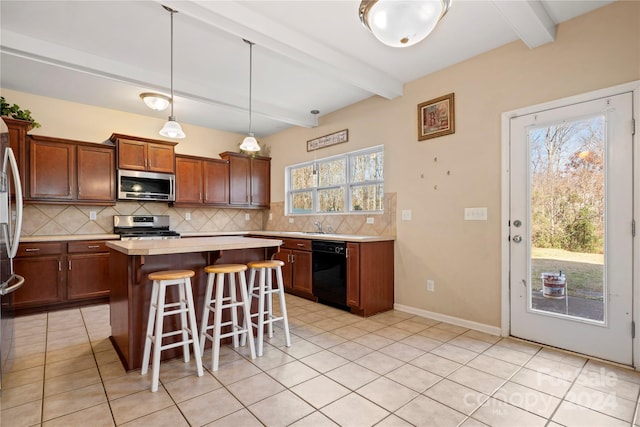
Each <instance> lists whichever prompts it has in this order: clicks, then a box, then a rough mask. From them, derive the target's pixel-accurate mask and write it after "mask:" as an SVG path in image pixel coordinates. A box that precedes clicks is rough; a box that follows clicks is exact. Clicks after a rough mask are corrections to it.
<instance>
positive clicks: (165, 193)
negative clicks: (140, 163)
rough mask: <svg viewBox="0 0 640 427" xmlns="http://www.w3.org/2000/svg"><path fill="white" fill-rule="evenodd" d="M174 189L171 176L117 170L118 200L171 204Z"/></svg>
mask: <svg viewBox="0 0 640 427" xmlns="http://www.w3.org/2000/svg"><path fill="white" fill-rule="evenodd" d="M175 188H176V176H175V175H173V174H169V173H157V172H142V171H131V170H126V169H118V200H147V201H151V200H157V201H163V202H173V201H175V200H176V195H175Z"/></svg>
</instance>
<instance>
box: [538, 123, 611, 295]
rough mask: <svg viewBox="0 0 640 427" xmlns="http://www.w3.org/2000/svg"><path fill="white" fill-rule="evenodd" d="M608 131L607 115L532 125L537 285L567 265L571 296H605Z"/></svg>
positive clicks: (567, 278) (565, 270)
mask: <svg viewBox="0 0 640 427" xmlns="http://www.w3.org/2000/svg"><path fill="white" fill-rule="evenodd" d="M604 132H605V120H604V116H602V115H599V116H597V117H590V118H584V119H579V120H575V121H571V122H562V123H557V124H553V125H550V126H544V127H538V128H534V129H532V130H530V131H529V144H530V162H531V163H530V168H531V170H530V174H531V175H530V179H531V222H532V227H531V246H532V248H531V257H532V260H531V261H532V262H531V274H532V277H531V280H532V282H531V283H532V284H533V286H532V288H533V290H534V291H540V290H542V280H541V275H542V273H544V272H556V273H559V272H560V271H562V273H563V274H564V275H565V277H566V292H567V295H568V296H575V297H580V298H589V299H599V300H602V299H603V288H604V214H605V181H604V172H605V171H604V166H605V137H604Z"/></svg>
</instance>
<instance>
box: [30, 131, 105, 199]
mask: <svg viewBox="0 0 640 427" xmlns="http://www.w3.org/2000/svg"><path fill="white" fill-rule="evenodd" d="M28 141H29V175H28V187H27V188H28V191H25V200H27V201H32V202H42V203H77V204H95V205H109V204H110V205H113V204H115V196H116V191H115V154H114V147H113V146H111V145H107V144H94V143H89V142H82V141H73V140H68V139H61V138H51V137H48V136H37V135H30V136H29V137H28Z"/></svg>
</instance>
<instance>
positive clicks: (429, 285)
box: [427, 279, 436, 292]
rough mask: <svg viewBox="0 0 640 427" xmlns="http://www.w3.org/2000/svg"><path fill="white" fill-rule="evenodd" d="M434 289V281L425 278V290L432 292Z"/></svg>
mask: <svg viewBox="0 0 640 427" xmlns="http://www.w3.org/2000/svg"><path fill="white" fill-rule="evenodd" d="M435 290H436V282H435V281H433V280H431V279H427V291H429V292H434V291H435Z"/></svg>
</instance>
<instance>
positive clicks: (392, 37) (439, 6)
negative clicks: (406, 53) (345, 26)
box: [358, 0, 451, 47]
mask: <svg viewBox="0 0 640 427" xmlns="http://www.w3.org/2000/svg"><path fill="white" fill-rule="evenodd" d="M450 6H451V0H362V2H361V3H360V8H359V9H358V14H359V16H360V21H361V22H362V24H363V25H364V26H365V27H366V28H367V29H368V30H369V31H371V32H372V33H373V35H374V36H375V37H376V38H377V39H378V40H380V41H381V42H382V43H384V44H386V45H387V46H391V47H408V46H412V45H414V44H416V43H418V42H420V41H421V40H423V39H424V38H425V37H427V36H428V35H429V34H430V33H431V32H432V31H433V29H434V28H435V27H436V24H437V23H438V22H439V21H440V19H442V17H443V16H444V14H445V13H447V11H448V10H449V7H450Z"/></svg>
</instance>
